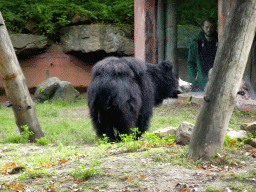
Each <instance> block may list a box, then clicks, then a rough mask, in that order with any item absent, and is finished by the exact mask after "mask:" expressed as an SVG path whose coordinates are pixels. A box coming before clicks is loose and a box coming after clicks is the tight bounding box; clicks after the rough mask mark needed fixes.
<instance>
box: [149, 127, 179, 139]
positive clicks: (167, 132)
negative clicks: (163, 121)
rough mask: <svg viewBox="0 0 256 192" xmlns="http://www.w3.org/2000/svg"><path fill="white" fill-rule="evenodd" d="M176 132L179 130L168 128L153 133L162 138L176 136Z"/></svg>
mask: <svg viewBox="0 0 256 192" xmlns="http://www.w3.org/2000/svg"><path fill="white" fill-rule="evenodd" d="M176 130H177V128H174V127H166V128H163V129H158V130H156V131H154V132H153V133H155V134H156V135H157V136H159V137H161V138H162V137H167V136H169V135H175V134H176Z"/></svg>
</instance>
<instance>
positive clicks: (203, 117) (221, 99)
mask: <svg viewBox="0 0 256 192" xmlns="http://www.w3.org/2000/svg"><path fill="white" fill-rule="evenodd" d="M255 10H256V1H254V0H233V1H232V6H231V10H230V13H229V16H228V20H227V25H225V29H224V34H223V37H222V38H221V42H220V45H219V48H218V51H217V54H216V58H215V64H214V67H213V71H212V75H211V77H210V80H209V82H208V85H207V89H206V92H205V97H204V98H205V101H204V102H203V104H202V107H201V110H200V113H199V115H198V117H197V121H196V124H195V128H194V130H193V133H192V136H191V141H190V145H189V150H188V154H187V156H188V157H189V158H193V159H194V160H198V159H200V158H203V159H209V158H211V157H213V156H214V155H215V154H216V152H217V151H218V150H219V149H220V148H221V147H222V145H223V141H224V138H225V134H226V130H227V126H228V123H229V120H230V117H231V115H232V112H233V109H234V102H235V98H236V95H237V91H238V88H239V86H240V84H241V80H242V77H243V73H244V70H245V67H246V63H247V59H248V55H249V53H250V49H251V46H252V42H253V38H254V34H255V27H256V11H255Z"/></svg>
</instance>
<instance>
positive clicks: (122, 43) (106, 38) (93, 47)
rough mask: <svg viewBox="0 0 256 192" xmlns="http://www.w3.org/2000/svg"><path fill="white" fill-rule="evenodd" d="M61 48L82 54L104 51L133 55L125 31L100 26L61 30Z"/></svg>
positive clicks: (129, 40)
mask: <svg viewBox="0 0 256 192" xmlns="http://www.w3.org/2000/svg"><path fill="white" fill-rule="evenodd" d="M62 33H63V36H61V41H60V42H61V46H62V48H63V51H64V52H69V51H82V52H83V53H89V52H95V51H99V50H104V51H105V52H106V53H112V52H120V53H121V52H123V53H124V54H127V55H133V54H134V42H133V40H132V39H130V38H129V37H127V36H126V35H127V31H124V30H123V29H122V28H119V27H107V26H101V25H89V26H82V25H80V26H70V27H64V28H63V32H62Z"/></svg>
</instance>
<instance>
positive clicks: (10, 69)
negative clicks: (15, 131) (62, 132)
mask: <svg viewBox="0 0 256 192" xmlns="http://www.w3.org/2000/svg"><path fill="white" fill-rule="evenodd" d="M0 75H1V77H2V79H3V82H4V87H5V91H6V94H7V96H8V98H9V100H10V103H11V104H12V109H13V112H14V116H15V121H16V124H17V126H18V128H19V130H20V132H22V131H23V129H22V126H23V125H28V126H29V130H30V131H32V132H33V133H34V134H33V135H31V136H30V140H31V141H35V139H36V138H40V137H43V136H44V134H43V132H42V130H41V127H40V125H39V122H38V119H37V115H36V109H35V104H34V102H33V101H32V98H31V96H30V94H29V91H28V87H27V84H26V79H25V77H24V75H23V73H22V70H21V68H20V65H19V62H18V60H17V57H16V54H15V51H14V48H13V46H12V42H11V40H10V37H9V34H8V32H7V29H6V27H5V24H4V20H3V17H2V14H1V12H0Z"/></svg>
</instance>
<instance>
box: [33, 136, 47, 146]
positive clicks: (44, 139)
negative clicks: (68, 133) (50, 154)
mask: <svg viewBox="0 0 256 192" xmlns="http://www.w3.org/2000/svg"><path fill="white" fill-rule="evenodd" d="M36 142H37V143H38V144H40V145H48V144H49V143H50V141H48V140H47V139H46V138H45V137H41V138H40V139H36Z"/></svg>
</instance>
